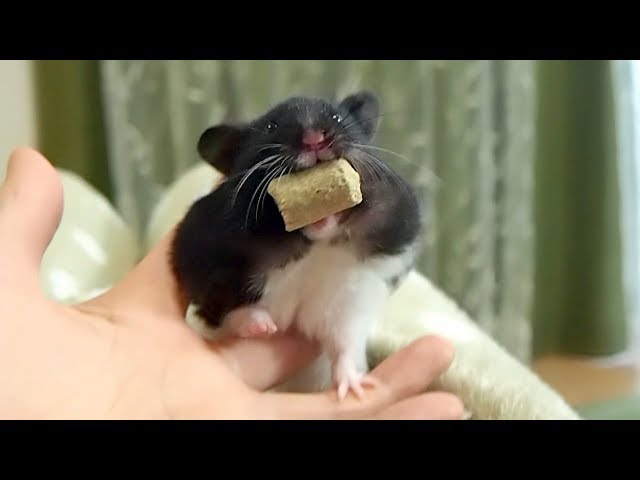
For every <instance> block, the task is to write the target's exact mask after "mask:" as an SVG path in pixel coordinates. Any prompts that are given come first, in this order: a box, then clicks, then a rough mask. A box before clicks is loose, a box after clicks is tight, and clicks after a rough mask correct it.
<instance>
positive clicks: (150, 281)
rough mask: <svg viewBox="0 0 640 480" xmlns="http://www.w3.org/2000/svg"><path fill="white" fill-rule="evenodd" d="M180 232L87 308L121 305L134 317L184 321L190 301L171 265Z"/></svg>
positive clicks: (171, 233) (167, 237)
mask: <svg viewBox="0 0 640 480" xmlns="http://www.w3.org/2000/svg"><path fill="white" fill-rule="evenodd" d="M176 229H177V226H176V227H174V228H173V229H171V230H170V231H169V232H168V233H167V234H166V235H165V236H164V237H163V238H162V239H161V240H160V241H159V242H158V243H157V244H156V245H155V247H154V248H153V249H152V250H150V251H149V253H148V254H147V255H146V256H145V257H144V258H143V259H142V260H141V261H140V262H139V263H138V265H136V267H135V268H134V269H133V270H132V271H131V272H130V273H129V274H128V275H127V276H126V277H125V278H124V279H122V281H120V282H119V283H118V284H116V285H115V286H114V287H113V288H111V289H110V290H109V291H107V292H106V293H104V294H103V295H100V296H99V297H96V298H94V299H92V300H90V301H88V302H85V303H84V304H83V305H84V306H91V305H100V306H105V305H110V306H113V305H116V304H117V305H118V308H120V309H122V310H127V311H129V312H130V313H134V312H135V311H144V312H146V313H160V314H162V315H163V316H172V317H179V318H180V319H184V317H185V315H186V312H187V308H188V306H189V301H188V299H187V298H186V297H185V296H184V293H183V291H182V290H181V289H180V288H179V285H178V283H177V281H176V279H175V277H174V274H173V271H172V269H171V263H170V255H171V247H172V242H173V238H174V236H175V233H176ZM145 318H149V315H146V316H145Z"/></svg>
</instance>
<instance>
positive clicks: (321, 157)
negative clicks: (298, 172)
mask: <svg viewBox="0 0 640 480" xmlns="http://www.w3.org/2000/svg"><path fill="white" fill-rule="evenodd" d="M337 158H338V156H337V155H336V153H335V152H334V151H333V150H332V149H331V148H323V149H320V150H312V151H304V152H302V153H300V154H299V155H298V158H297V159H296V163H297V164H298V166H299V167H301V168H309V167H313V166H314V165H316V164H317V163H319V162H326V161H329V160H335V159H337Z"/></svg>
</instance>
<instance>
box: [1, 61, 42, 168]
mask: <svg viewBox="0 0 640 480" xmlns="http://www.w3.org/2000/svg"><path fill="white" fill-rule="evenodd" d="M31 67H32V62H31V61H30V60H0V178H4V173H5V168H6V163H7V160H8V157H9V154H10V153H11V151H12V150H13V149H14V148H15V147H16V146H19V145H29V146H36V141H37V132H36V116H35V100H34V95H33V74H32V71H31Z"/></svg>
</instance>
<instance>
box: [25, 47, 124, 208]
mask: <svg viewBox="0 0 640 480" xmlns="http://www.w3.org/2000/svg"><path fill="white" fill-rule="evenodd" d="M34 63H35V65H34V67H35V68H34V76H35V86H36V90H35V94H36V112H37V120H38V123H37V127H38V145H39V148H40V150H41V151H42V152H43V154H44V155H46V156H47V158H49V160H50V161H51V162H53V163H54V165H56V166H57V167H60V168H65V169H69V170H71V171H74V172H76V173H78V174H79V175H81V176H82V177H83V178H84V179H85V180H87V181H88V182H90V183H91V184H92V185H93V186H94V187H95V188H97V189H98V190H99V191H100V192H102V193H103V194H104V195H106V196H107V197H108V198H111V195H112V189H111V187H112V183H111V178H110V173H109V172H110V167H109V160H108V150H107V144H106V139H105V123H104V112H103V109H102V95H101V77H100V62H99V61H98V60H38V61H35V62H34Z"/></svg>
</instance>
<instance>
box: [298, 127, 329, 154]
mask: <svg viewBox="0 0 640 480" xmlns="http://www.w3.org/2000/svg"><path fill="white" fill-rule="evenodd" d="M325 139H326V137H325V134H324V132H323V131H322V130H307V131H305V132H304V133H303V134H302V143H303V144H304V146H305V147H307V148H311V149H313V150H316V149H320V148H321V147H322V146H323V144H324V142H325Z"/></svg>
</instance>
